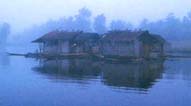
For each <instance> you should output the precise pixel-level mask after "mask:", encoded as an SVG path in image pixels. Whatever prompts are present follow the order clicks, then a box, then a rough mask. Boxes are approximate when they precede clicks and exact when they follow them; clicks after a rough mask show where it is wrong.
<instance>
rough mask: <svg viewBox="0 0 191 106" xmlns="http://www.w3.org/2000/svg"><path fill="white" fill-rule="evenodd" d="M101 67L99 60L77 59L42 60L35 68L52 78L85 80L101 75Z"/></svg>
mask: <svg viewBox="0 0 191 106" xmlns="http://www.w3.org/2000/svg"><path fill="white" fill-rule="evenodd" d="M99 68H100V67H99V65H98V63H97V62H93V61H91V60H83V59H82V60H79V59H77V60H48V61H40V65H39V66H38V67H35V68H34V69H35V71H37V72H39V73H42V74H45V75H47V76H48V77H49V78H51V79H62V80H73V81H74V80H76V81H77V80H81V81H85V80H87V79H93V78H95V77H96V76H99V75H100V69H99Z"/></svg>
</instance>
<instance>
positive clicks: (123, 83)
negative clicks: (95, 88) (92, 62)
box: [102, 62, 163, 90]
mask: <svg viewBox="0 0 191 106" xmlns="http://www.w3.org/2000/svg"><path fill="white" fill-rule="evenodd" d="M102 72H103V79H104V80H103V82H104V83H105V84H106V85H109V86H114V87H128V88H139V89H140V90H141V89H142V90H146V89H148V88H150V87H151V86H152V85H153V83H154V82H155V81H156V79H160V78H161V77H162V72H163V62H143V63H128V64H122V63H121V64H107V63H106V64H104V65H103V66H102Z"/></svg>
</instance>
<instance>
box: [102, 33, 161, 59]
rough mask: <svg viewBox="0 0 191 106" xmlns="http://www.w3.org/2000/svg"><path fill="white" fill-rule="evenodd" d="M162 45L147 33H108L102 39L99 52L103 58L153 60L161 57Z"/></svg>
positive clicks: (157, 39)
mask: <svg viewBox="0 0 191 106" xmlns="http://www.w3.org/2000/svg"><path fill="white" fill-rule="evenodd" d="M164 43H165V40H164V39H163V38H162V37H161V36H159V35H154V34H150V33H149V32H148V31H134V32H132V31H129V30H127V31H110V32H108V33H106V34H104V35H103V37H102V40H101V50H102V51H101V52H102V54H103V55H104V56H105V57H127V58H155V57H159V56H162V55H163V53H164V50H163V48H164Z"/></svg>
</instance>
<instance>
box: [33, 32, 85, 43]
mask: <svg viewBox="0 0 191 106" xmlns="http://www.w3.org/2000/svg"><path fill="white" fill-rule="evenodd" d="M81 33H82V32H67V31H52V32H50V33H47V34H45V35H43V36H42V37H40V38H38V39H36V40H34V41H32V42H33V43H42V42H47V41H56V40H72V39H74V38H75V37H76V36H77V35H79V34H81Z"/></svg>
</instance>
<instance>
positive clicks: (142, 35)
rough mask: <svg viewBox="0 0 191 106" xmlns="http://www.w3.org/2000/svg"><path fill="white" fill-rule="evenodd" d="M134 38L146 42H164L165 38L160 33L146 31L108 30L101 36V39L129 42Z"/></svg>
mask: <svg viewBox="0 0 191 106" xmlns="http://www.w3.org/2000/svg"><path fill="white" fill-rule="evenodd" d="M134 40H139V41H141V42H143V43H147V44H156V43H161V44H162V43H165V39H163V38H162V37H161V36H160V35H154V34H150V33H149V32H148V31H129V30H127V31H110V32H108V33H106V34H104V35H103V37H102V41H118V42H130V41H134Z"/></svg>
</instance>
